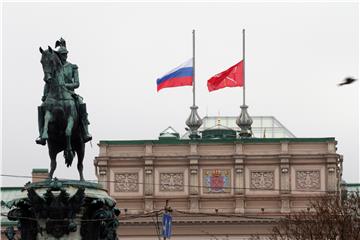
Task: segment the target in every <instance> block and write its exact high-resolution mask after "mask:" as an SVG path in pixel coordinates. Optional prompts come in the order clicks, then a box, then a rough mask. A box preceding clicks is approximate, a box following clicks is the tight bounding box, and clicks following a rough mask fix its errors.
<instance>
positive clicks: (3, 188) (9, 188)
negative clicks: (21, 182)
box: [0, 187, 23, 191]
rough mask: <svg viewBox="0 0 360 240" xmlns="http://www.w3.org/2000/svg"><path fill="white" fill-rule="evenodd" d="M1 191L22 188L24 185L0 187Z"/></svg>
mask: <svg viewBox="0 0 360 240" xmlns="http://www.w3.org/2000/svg"><path fill="white" fill-rule="evenodd" d="M0 189H1V191H12V190H21V189H23V187H0Z"/></svg>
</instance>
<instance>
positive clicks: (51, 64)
mask: <svg viewBox="0 0 360 240" xmlns="http://www.w3.org/2000/svg"><path fill="white" fill-rule="evenodd" d="M40 53H41V61H40V62H41V65H42V67H43V71H44V80H45V82H47V83H48V85H49V92H48V95H47V97H46V100H45V101H44V103H43V104H42V107H43V108H44V112H45V117H44V126H43V132H42V138H43V139H46V141H47V144H48V149H49V156H50V159H51V169H50V173H49V178H50V179H52V177H53V174H54V171H55V169H56V156H57V154H58V153H59V152H61V151H64V158H65V164H66V166H67V167H69V166H71V164H72V161H73V159H74V156H75V153H76V154H77V157H78V164H77V168H78V171H79V175H80V180H84V176H83V159H84V154H85V143H84V141H83V139H82V136H81V129H80V125H79V115H78V111H77V109H76V104H75V100H74V97H73V96H72V94H73V93H72V92H71V91H69V90H68V89H67V88H66V87H65V79H64V74H63V65H62V63H61V60H60V58H59V56H58V53H57V52H56V51H54V50H53V49H51V47H48V49H47V50H43V49H42V48H41V47H40Z"/></svg>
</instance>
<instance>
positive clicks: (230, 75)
mask: <svg viewBox="0 0 360 240" xmlns="http://www.w3.org/2000/svg"><path fill="white" fill-rule="evenodd" d="M243 71H244V64H243V61H242V60H241V61H240V62H239V63H237V64H235V65H234V66H232V67H230V68H229V69H227V70H225V71H223V72H221V73H218V74H216V75H215V76H213V77H212V78H210V79H209V80H208V83H207V86H208V89H209V92H211V91H214V90H218V89H220V88H224V87H241V86H243V85H244V78H243Z"/></svg>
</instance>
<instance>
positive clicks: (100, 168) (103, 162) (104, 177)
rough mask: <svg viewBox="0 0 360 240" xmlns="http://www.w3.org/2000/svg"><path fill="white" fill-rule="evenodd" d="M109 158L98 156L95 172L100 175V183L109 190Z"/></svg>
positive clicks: (95, 162) (95, 161)
mask: <svg viewBox="0 0 360 240" xmlns="http://www.w3.org/2000/svg"><path fill="white" fill-rule="evenodd" d="M108 160H109V159H108V158H104V157H96V158H95V160H94V165H95V173H96V176H97V177H98V183H99V184H100V185H101V186H102V187H103V188H104V189H107V190H109V184H108V181H109V171H108Z"/></svg>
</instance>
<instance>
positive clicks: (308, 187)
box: [94, 133, 341, 239]
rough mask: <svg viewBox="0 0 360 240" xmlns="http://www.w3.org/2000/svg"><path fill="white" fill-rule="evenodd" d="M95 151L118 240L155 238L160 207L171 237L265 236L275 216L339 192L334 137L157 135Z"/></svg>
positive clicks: (110, 143)
mask: <svg viewBox="0 0 360 240" xmlns="http://www.w3.org/2000/svg"><path fill="white" fill-rule="evenodd" d="M205 135H206V134H205ZM208 135H209V134H208ZM203 136H204V133H203ZM99 148H100V152H99V156H97V157H96V158H95V160H94V164H95V168H96V173H97V176H98V179H99V182H100V183H101V184H103V187H104V188H105V189H107V190H108V193H109V194H110V195H111V196H112V197H113V198H115V199H116V201H117V206H118V207H119V208H120V209H121V210H122V214H121V217H120V219H121V221H120V227H119V229H118V234H119V237H120V239H154V236H155V237H156V236H157V235H159V231H160V230H159V228H158V227H159V225H158V222H159V221H161V219H160V218H159V217H160V216H161V210H163V209H164V208H165V206H166V202H167V201H168V203H167V206H169V207H171V208H172V210H173V212H172V215H173V229H172V232H173V237H172V239H249V238H250V237H251V236H252V235H254V234H261V235H267V234H269V233H270V232H271V229H272V227H273V226H274V224H276V219H277V218H278V217H280V216H282V215H284V214H288V213H290V212H292V211H299V210H303V209H306V208H307V207H308V203H309V201H310V200H311V199H313V198H314V197H316V196H320V195H323V194H327V193H334V192H337V191H339V190H340V176H341V163H340V162H341V156H340V155H339V154H337V152H336V141H335V139H334V138H247V139H239V138H236V137H235V138H218V137H215V138H208V139H206V138H200V139H197V140H187V139H179V138H176V137H175V138H171V137H164V138H161V137H160V138H159V139H158V140H139V141H100V143H99Z"/></svg>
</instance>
